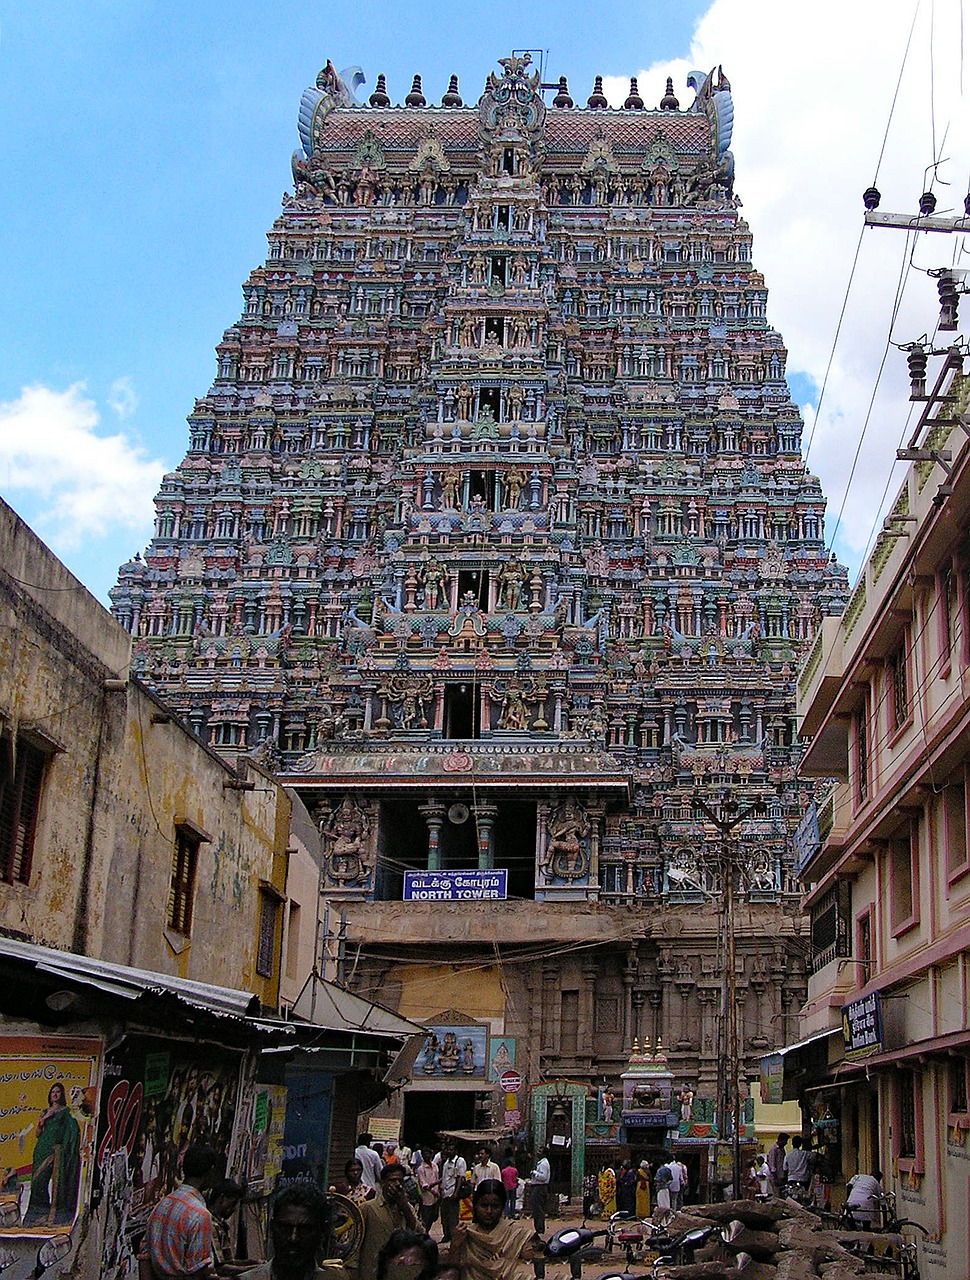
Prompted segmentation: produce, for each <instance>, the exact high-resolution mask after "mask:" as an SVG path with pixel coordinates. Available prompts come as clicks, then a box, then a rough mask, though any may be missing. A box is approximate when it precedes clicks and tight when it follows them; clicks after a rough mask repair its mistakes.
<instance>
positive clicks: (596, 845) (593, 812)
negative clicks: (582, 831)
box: [586, 804, 606, 898]
mask: <svg viewBox="0 0 970 1280" xmlns="http://www.w3.org/2000/svg"><path fill="white" fill-rule="evenodd" d="M586 812H587V814H588V815H589V889H590V892H589V894H587V896H588V897H597V898H598V897H599V887H600V834H601V832H602V829H603V816H604V813H605V812H606V811H605V809H604V808H603V806H602V805H592V804H591V805H589V806H588V808H587V810H586Z"/></svg>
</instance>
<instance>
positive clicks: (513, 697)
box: [498, 686, 529, 729]
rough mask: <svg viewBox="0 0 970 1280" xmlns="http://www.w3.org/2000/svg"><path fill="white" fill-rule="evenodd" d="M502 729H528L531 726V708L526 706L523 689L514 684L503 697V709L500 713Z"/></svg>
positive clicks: (499, 725)
mask: <svg viewBox="0 0 970 1280" xmlns="http://www.w3.org/2000/svg"><path fill="white" fill-rule="evenodd" d="M498 727H499V728H500V729H527V728H528V727H529V708H528V707H527V706H526V702H525V698H523V696H522V690H521V689H520V688H518V686H513V687H512V688H511V689H509V690H508V692H507V693H506V695H505V697H504V698H503V699H502V710H501V713H500V714H499V719H498Z"/></svg>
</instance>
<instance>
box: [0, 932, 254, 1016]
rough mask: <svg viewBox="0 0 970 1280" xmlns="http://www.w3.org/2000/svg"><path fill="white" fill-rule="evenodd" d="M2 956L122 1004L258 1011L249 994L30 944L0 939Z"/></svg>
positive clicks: (233, 1013)
mask: <svg viewBox="0 0 970 1280" xmlns="http://www.w3.org/2000/svg"><path fill="white" fill-rule="evenodd" d="M5 956H6V957H8V958H10V959H12V960H20V961H23V962H24V963H25V964H32V965H33V966H34V968H35V969H37V970H38V971H39V972H41V973H49V974H51V975H52V976H54V977H59V978H63V979H64V980H65V981H70V982H77V983H80V984H81V985H83V986H90V987H95V988H97V989H98V990H99V991H103V992H105V993H106V994H108V995H112V996H118V997H121V998H122V999H126V1000H137V999H138V997H139V996H142V995H145V994H146V993H151V994H154V995H165V994H167V995H172V996H175V997H176V999H178V1000H180V1001H182V1002H183V1003H184V1004H187V1005H190V1006H191V1007H192V1008H194V1009H202V1010H204V1011H205V1012H206V1013H209V1014H213V1015H214V1016H216V1017H223V1018H246V1017H248V1016H250V1015H253V1014H258V1013H259V1010H260V1004H259V998H258V997H257V996H255V995H253V993H252V992H251V991H237V990H235V989H234V988H232V987H216V986H212V985H210V984H209V983H206V982H190V981H188V979H186V978H179V977H177V976H176V975H175V974H170V973H154V972H151V971H149V970H147V969H132V968H130V967H129V966H128V965H123V964H112V963H111V962H110V961H108V960H93V959H92V958H91V957H90V956H79V955H75V954H74V953H73V952H71V951H55V950H54V949H53V948H52V947H38V946H35V945H34V944H33V943H32V942H19V941H17V940H15V939H13V938H0V958H3V957H5Z"/></svg>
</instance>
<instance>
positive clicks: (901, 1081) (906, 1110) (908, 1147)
mask: <svg viewBox="0 0 970 1280" xmlns="http://www.w3.org/2000/svg"><path fill="white" fill-rule="evenodd" d="M896 1087H897V1089H898V1095H897V1096H898V1099H899V1111H898V1119H899V1151H898V1153H897V1154H898V1155H900V1156H903V1157H908V1158H910V1159H913V1158H915V1156H916V1077H915V1075H914V1073H913V1072H912V1071H907V1070H903V1071H900V1073H899V1075H898V1076H897V1080H896Z"/></svg>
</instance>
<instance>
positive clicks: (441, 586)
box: [421, 560, 447, 609]
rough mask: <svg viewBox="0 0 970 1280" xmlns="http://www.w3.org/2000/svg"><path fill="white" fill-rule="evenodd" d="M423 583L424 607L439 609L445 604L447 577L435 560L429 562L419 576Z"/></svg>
mask: <svg viewBox="0 0 970 1280" xmlns="http://www.w3.org/2000/svg"><path fill="white" fill-rule="evenodd" d="M421 580H422V582H423V583H424V607H425V608H426V609H440V608H442V607H443V605H444V603H445V592H446V581H447V577H446V574H445V571H444V569H443V568H442V566H441V565H440V564H439V563H438V561H437V560H429V561H428V563H427V564H426V565H425V566H424V572H423V573H422V575H421Z"/></svg>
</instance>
